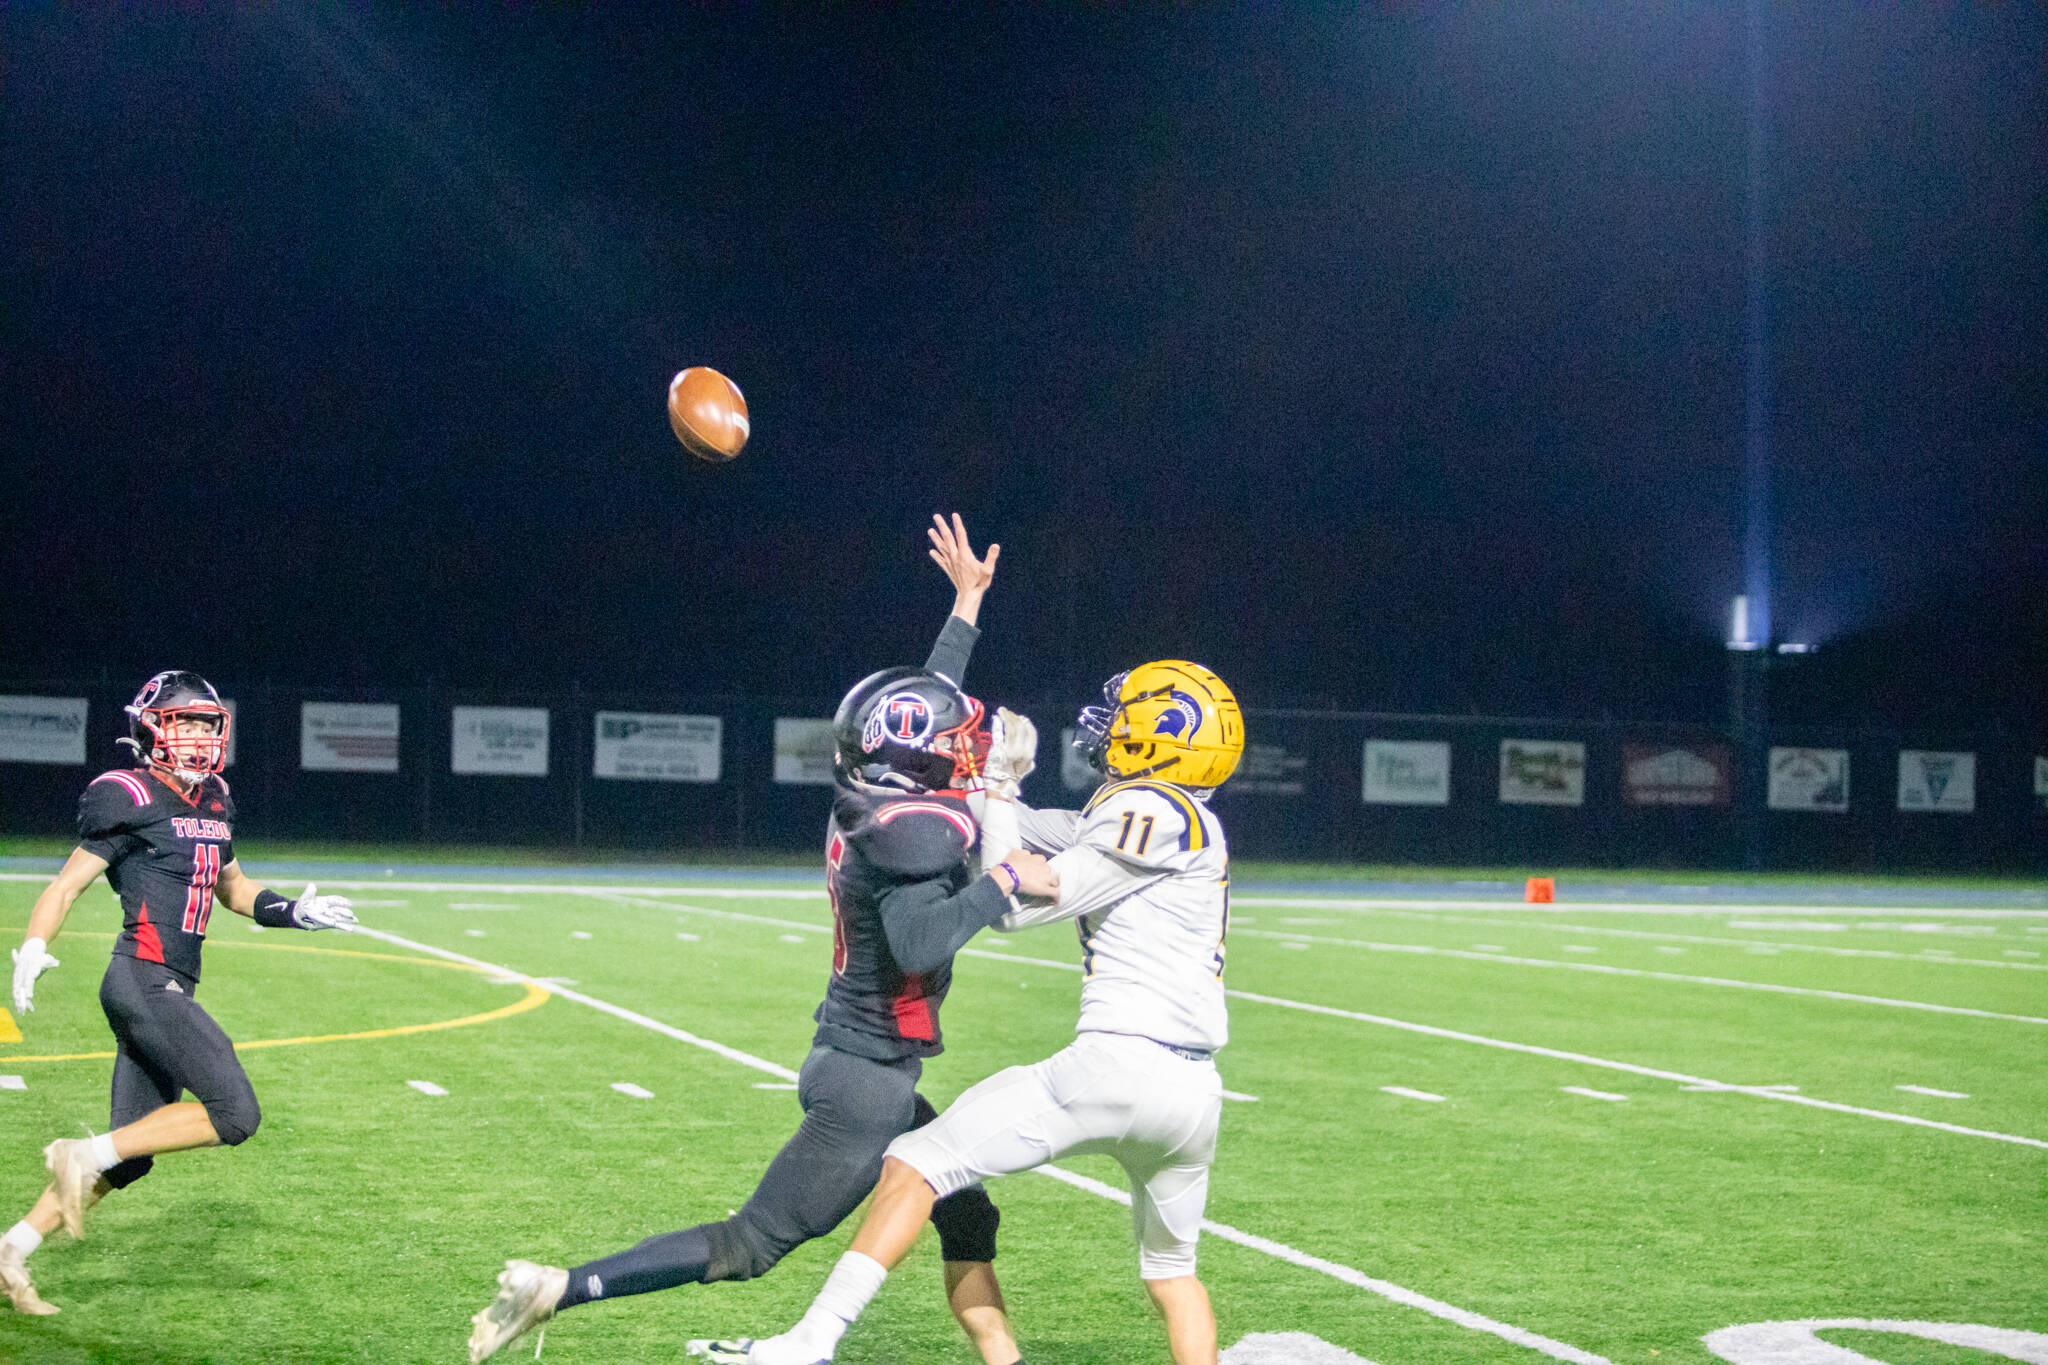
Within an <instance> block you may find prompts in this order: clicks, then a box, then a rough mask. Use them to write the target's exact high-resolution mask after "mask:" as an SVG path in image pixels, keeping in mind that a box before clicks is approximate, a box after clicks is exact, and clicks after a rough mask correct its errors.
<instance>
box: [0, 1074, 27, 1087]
mask: <svg viewBox="0 0 2048 1365" xmlns="http://www.w3.org/2000/svg"><path fill="white" fill-rule="evenodd" d="M26 1089H28V1082H27V1081H25V1080H23V1079H22V1078H21V1077H19V1076H0V1090H26Z"/></svg>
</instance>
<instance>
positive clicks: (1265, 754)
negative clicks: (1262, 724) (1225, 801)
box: [1230, 744, 1308, 796]
mask: <svg viewBox="0 0 2048 1365" xmlns="http://www.w3.org/2000/svg"><path fill="white" fill-rule="evenodd" d="M1306 771H1308V756H1307V755H1306V754H1295V753H1289V752H1288V751H1287V749H1286V748H1285V747H1284V746H1282V745H1279V744H1247V745H1245V746H1244V759H1243V761H1242V762H1241V763H1239V764H1238V768H1237V772H1236V774H1235V775H1234V776H1233V777H1232V778H1231V779H1230V789H1231V790H1232V791H1235V792H1241V793H1244V794H1246V795H1250V796H1300V795H1301V794H1302V793H1303V792H1305V791H1307V790H1308V783H1307V782H1305V781H1304V780H1303V778H1302V774H1303V773H1305V772H1306Z"/></svg>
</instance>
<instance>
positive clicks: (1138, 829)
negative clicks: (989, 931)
mask: <svg viewBox="0 0 2048 1365" xmlns="http://www.w3.org/2000/svg"><path fill="white" fill-rule="evenodd" d="M1103 701H1104V704H1103V705H1102V706H1099V707H1089V708H1088V709H1087V710H1085V711H1083V712H1082V714H1081V722H1080V728H1081V731H1082V735H1083V739H1082V741H1081V742H1082V745H1083V747H1084V749H1085V750H1086V751H1087V752H1088V754H1089V757H1090V758H1091V759H1092V760H1093V761H1094V762H1095V763H1096V765H1097V767H1098V768H1100V769H1101V771H1102V772H1103V773H1104V775H1105V776H1106V777H1107V778H1108V781H1106V782H1105V783H1104V784H1103V786H1102V787H1101V788H1100V789H1098V790H1097V791H1096V793H1095V795H1094V797H1093V798H1092V799H1090V801H1089V802H1088V805H1087V807H1086V809H1084V810H1081V811H1034V810H1031V809H1029V808H1028V807H1025V806H1022V805H1021V804H1020V803H1018V802H1017V800H1016V790H1017V782H1018V779H1020V778H1022V777H1023V776H1024V775H1025V774H1026V773H1028V772H1030V771H1031V768H1032V764H1033V755H1034V752H1035V750H1036V748H1037V735H1036V733H1035V732H1034V731H1033V729H1032V727H1031V722H1030V721H1028V720H1025V719H1023V718H1022V717H1020V716H1016V715H1013V714H1011V713H1010V712H1007V711H1005V712H1003V713H1002V714H1001V716H1000V717H999V719H998V729H997V731H996V736H995V741H994V744H993V746H992V748H991V752H990V755H989V765H988V770H987V777H988V782H987V786H986V790H985V792H984V793H983V796H982V801H983V803H984V810H983V812H982V814H983V820H982V826H981V839H982V847H981V856H982V859H983V865H984V866H992V865H993V864H995V863H997V862H1000V861H1001V859H1002V857H1003V856H1004V854H1006V853H1008V852H1009V851H1010V850H1011V849H1013V848H1015V847H1017V846H1018V845H1020V844H1021V845H1023V846H1025V847H1028V848H1030V849H1032V850H1034V851H1037V852H1041V853H1044V854H1047V855H1051V870H1052V873H1053V876H1054V879H1055V881H1056V885H1054V886H1051V887H1045V886H1043V885H1042V884H1040V883H1039V882H1038V879H1036V878H1034V879H1032V883H1033V884H1027V885H1024V886H1023V887H1022V888H1021V890H1022V893H1023V894H1022V895H1021V896H1019V897H1018V904H1017V908H1016V909H1015V910H1014V911H1012V912H1010V914H1008V915H1007V916H1005V918H1004V919H1002V920H1000V921H998V922H997V924H996V927H997V928H998V929H1008V930H1014V929H1021V928H1025V927H1027V926H1030V925H1035V924H1049V923H1052V922H1054V921H1057V920H1063V919H1071V920H1073V921H1075V924H1076V927H1077V928H1078V929H1079V931H1080V936H1081V947H1082V962H1083V971H1084V974H1085V975H1084V979H1083V983H1082V987H1081V1019H1080V1024H1079V1036H1078V1037H1077V1038H1076V1039H1075V1041H1074V1043H1073V1044H1072V1045H1071V1046H1069V1047H1068V1048H1066V1049H1065V1050H1063V1051H1061V1052H1059V1053H1057V1054H1055V1055H1053V1056H1051V1057H1048V1058H1047V1059H1046V1060H1044V1061H1042V1062H1039V1063H1038V1064H1037V1065H1035V1066H1020V1067H1011V1068H1009V1069H1008V1070H1005V1071H1001V1072H998V1073H997V1074H996V1075H994V1076H991V1077H989V1078H988V1079H987V1080H985V1081H982V1082H981V1083H980V1084H979V1085H976V1086H974V1087H973V1088H972V1089H970V1090H968V1091H967V1092H966V1093H965V1094H963V1095H962V1096H961V1097H960V1098H959V1099H957V1100H955V1101H954V1102H953V1104H952V1105H951V1106H950V1107H949V1108H948V1109H947V1110H946V1111H945V1112H944V1113H943V1114H941V1115H940V1116H939V1117H938V1119H937V1120H936V1121H935V1122H933V1123H931V1124H928V1125H926V1126H925V1127H923V1128H920V1129H917V1130H915V1131H913V1132H909V1133H906V1134H904V1135H903V1136H902V1137H900V1138H897V1139H896V1140H895V1141H894V1142H893V1143H891V1144H890V1146H889V1153H888V1158H887V1160H886V1161H885V1162H884V1164H883V1171H882V1180H881V1183H880V1184H879V1185H878V1186H877V1187H876V1190H875V1200H874V1204H873V1206H872V1208H871V1209H870V1210H869V1212H868V1215H867V1219H866V1221H865V1222H863V1223H862V1224H861V1229H860V1232H859V1233H858V1234H856V1235H855V1237H854V1240H853V1247H852V1249H851V1250H850V1251H848V1252H847V1253H846V1254H845V1255H843V1256H842V1257H840V1259H839V1263H838V1265H837V1266H835V1267H834V1269H833V1271H832V1275H831V1278H830V1279H829V1280H828V1281H827V1282H826V1284H825V1287H824V1289H823V1290H821V1291H820V1292H819V1294H818V1297H817V1299H816V1301H815V1302H813V1303H812V1305H811V1308H810V1310H809V1311H808V1312H807V1313H806V1314H805V1315H804V1317H803V1320H802V1321H801V1322H799V1323H798V1324H797V1325H796V1326H795V1327H794V1328H792V1329H791V1330H790V1331H788V1332H787V1333H784V1334H783V1335H782V1336H779V1337H771V1338H768V1339H766V1340H762V1341H737V1342H716V1343H713V1342H693V1343H691V1348H692V1351H693V1352H694V1353H695V1354H698V1355H702V1356H705V1357H707V1358H709V1359H712V1360H717V1361H725V1362H735V1363H736V1362H740V1361H746V1362H751V1365H819V1363H820V1362H824V1361H829V1360H831V1359H832V1355H833V1352H834V1351H835V1350H836V1349H837V1348H838V1343H839V1338H840V1337H841V1335H842V1334H843V1333H844V1332H845V1331H846V1329H847V1327H848V1326H850V1325H851V1324H852V1322H853V1321H854V1319H855V1318H857V1317H858V1316H859V1315H860V1312H861V1310H862V1309H863V1308H865V1307H866V1306H867V1303H868V1301H869V1300H870V1299H872V1298H873V1297H874V1295H875V1293H876V1291H877V1290H879V1289H880V1288H881V1285H882V1281H883V1279H884V1278H885V1277H886V1276H887V1275H888V1273H889V1269H890V1267H892V1266H894V1265H895V1264H896V1263H897V1262H898V1261H899V1260H901V1259H902V1258H903V1256H904V1255H905V1254H907V1253H908V1252H909V1250H910V1247H911V1244H912V1243H913V1242H914V1241H915V1240H916V1238H917V1233H918V1230H919V1229H920V1228H921V1227H922V1226H923V1225H924V1223H925V1221H926V1220H927V1219H928V1218H929V1216H930V1212H931V1207H932V1204H933V1202H934V1201H935V1200H937V1199H940V1198H942V1197H944V1196H945V1195H947V1194H950V1193H951V1192H953V1191H954V1190H958V1189H962V1188H965V1187H966V1186H968V1185H970V1184H971V1183H973V1182H974V1181H977V1180H982V1179H986V1178H988V1177H991V1176H998V1175H1008V1174H1011V1173H1013V1172H1016V1171H1025V1170H1029V1169H1031V1168H1032V1167H1034V1166H1039V1165H1043V1164H1044V1163H1046V1162H1048V1161H1051V1160H1054V1159H1055V1158H1058V1157H1061V1156H1064V1155H1067V1154H1068V1153H1071V1152H1084V1153H1106V1154H1108V1155H1110V1156H1113V1157H1115V1158H1116V1159H1117V1160H1118V1161H1119V1162H1120V1163H1121V1164H1122V1165H1123V1167H1124V1170H1125V1171H1126V1172H1127V1173H1129V1175H1130V1178H1131V1210H1132V1214H1133V1216H1134V1221H1135V1224H1136V1232H1137V1238H1138V1273H1139V1275H1140V1277H1141V1278H1143V1280H1144V1281H1145V1287H1146V1289H1147V1291H1148V1292H1149V1293H1150V1294H1151V1297H1152V1301H1153V1303H1154V1304H1155V1305H1156V1306H1157V1307H1158V1309H1159V1311H1160V1313H1161V1315H1162V1316H1163V1317H1164V1318H1165V1320H1166V1331H1167V1343H1168V1346H1169V1347H1170V1349H1171V1351H1172V1353H1173V1359H1174V1361H1175V1362H1176V1363H1177V1365H1213V1363H1214V1362H1215V1360H1216V1318H1215V1315H1214V1313H1213V1312H1212V1311H1211V1310H1210V1307H1209V1295H1208V1291H1207V1290H1205V1289H1204V1288H1203V1287H1202V1282H1201V1281H1200V1280H1199V1279H1197V1278H1196V1276H1195V1241H1196V1238H1197V1236H1198V1235H1199V1233H1200V1231H1201V1226H1202V1212H1203V1208H1204V1206H1205V1204H1206V1203H1207V1201H1208V1193H1209V1163H1210V1161H1211V1159H1212V1158H1213V1156H1214V1155H1215V1151H1216V1127H1217V1120H1218V1117H1219V1115H1220V1112H1221V1109H1222V1083H1221V1081H1220V1080H1219V1078H1218V1077H1217V1074H1216V1065H1215V1062H1214V1061H1213V1060H1212V1058H1213V1056H1214V1054H1215V1052H1216V1050H1217V1049H1218V1048H1221V1047H1222V1046H1223V1044H1224V1042H1225V1041H1226V1040H1227V1037H1228V1029H1229V1022H1228V1017H1227V1012H1226V1009H1225V1004H1224V995H1223V952H1224V935H1225V932H1226V929H1227V927H1228V921H1229V884H1230V881H1229V854H1228V848H1227V845H1226V844H1225V842H1224V837H1223V826H1222V823H1221V822H1220V821H1219V820H1218V819H1217V817H1216V816H1215V814H1214V813H1213V812H1211V811H1210V810H1209V809H1208V807H1207V806H1206V805H1205V804H1204V801H1205V799H1206V798H1207V796H1208V795H1209V793H1211V792H1213V791H1214V790H1215V789H1216V788H1217V787H1218V786H1220V785H1222V783H1223V782H1224V781H1225V780H1226V779H1227V778H1228V777H1229V776H1230V774H1231V773H1232V771H1234V770H1235V769H1236V767H1237V762H1238V758H1239V756H1240V755H1241V754H1242V752H1243V749H1244V723H1243V718H1242V716H1241V714H1240V712H1239V710H1238V705H1237V699H1236V698H1235V697H1234V696H1232V695H1231V692H1230V689H1229V688H1228V687H1226V686H1224V684H1223V680H1222V679H1221V678H1218V677H1217V676H1216V675H1215V674H1214V673H1211V672H1210V671H1209V670H1208V669H1206V668H1203V667H1201V666H1200V665H1198V664H1191V663H1187V662H1185V661H1182V660H1177V659H1171V660H1162V661H1159V662H1156V663H1149V664H1146V665H1144V666H1143V667H1140V668H1134V669H1132V670H1131V671H1130V672H1128V673H1125V674H1121V675H1119V676H1118V677H1116V678H1113V679H1111V680H1110V682H1109V683H1108V684H1107V685H1106V686H1105V687H1104V689H1103ZM1047 891H1049V892H1050V894H1046V895H1036V894H1033V893H1035V892H1047Z"/></svg>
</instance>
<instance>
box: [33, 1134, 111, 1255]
mask: <svg viewBox="0 0 2048 1365" xmlns="http://www.w3.org/2000/svg"><path fill="white" fill-rule="evenodd" d="M43 1165H44V1166H45V1167H46V1168H47V1169H48V1170H49V1172H50V1180H51V1181H52V1183H54V1184H55V1185H56V1187H57V1212H58V1214H59V1215H61V1216H62V1217H63V1219H64V1231H66V1232H68V1233H70V1234H71V1235H72V1236H73V1237H80V1238H82V1237H84V1236H85V1197H86V1196H87V1195H88V1194H91V1193H92V1187H93V1186H94V1185H96V1184H98V1183H99V1178H100V1171H99V1167H97V1166H95V1165H93V1162H92V1143H90V1142H88V1141H87V1140H86V1139H84V1138H58V1139H57V1140H56V1141H55V1142H53V1143H51V1144H50V1145H49V1146H47V1147H45V1148H43Z"/></svg>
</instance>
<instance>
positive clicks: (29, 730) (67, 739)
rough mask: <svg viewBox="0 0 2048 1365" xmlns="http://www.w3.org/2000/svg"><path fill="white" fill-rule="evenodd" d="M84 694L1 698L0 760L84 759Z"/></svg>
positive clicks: (80, 760) (36, 761)
mask: <svg viewBox="0 0 2048 1365" xmlns="http://www.w3.org/2000/svg"><path fill="white" fill-rule="evenodd" d="M85 708H86V699H85V698H84V697H0V763H77V764H83V763H84V762H85Z"/></svg>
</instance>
